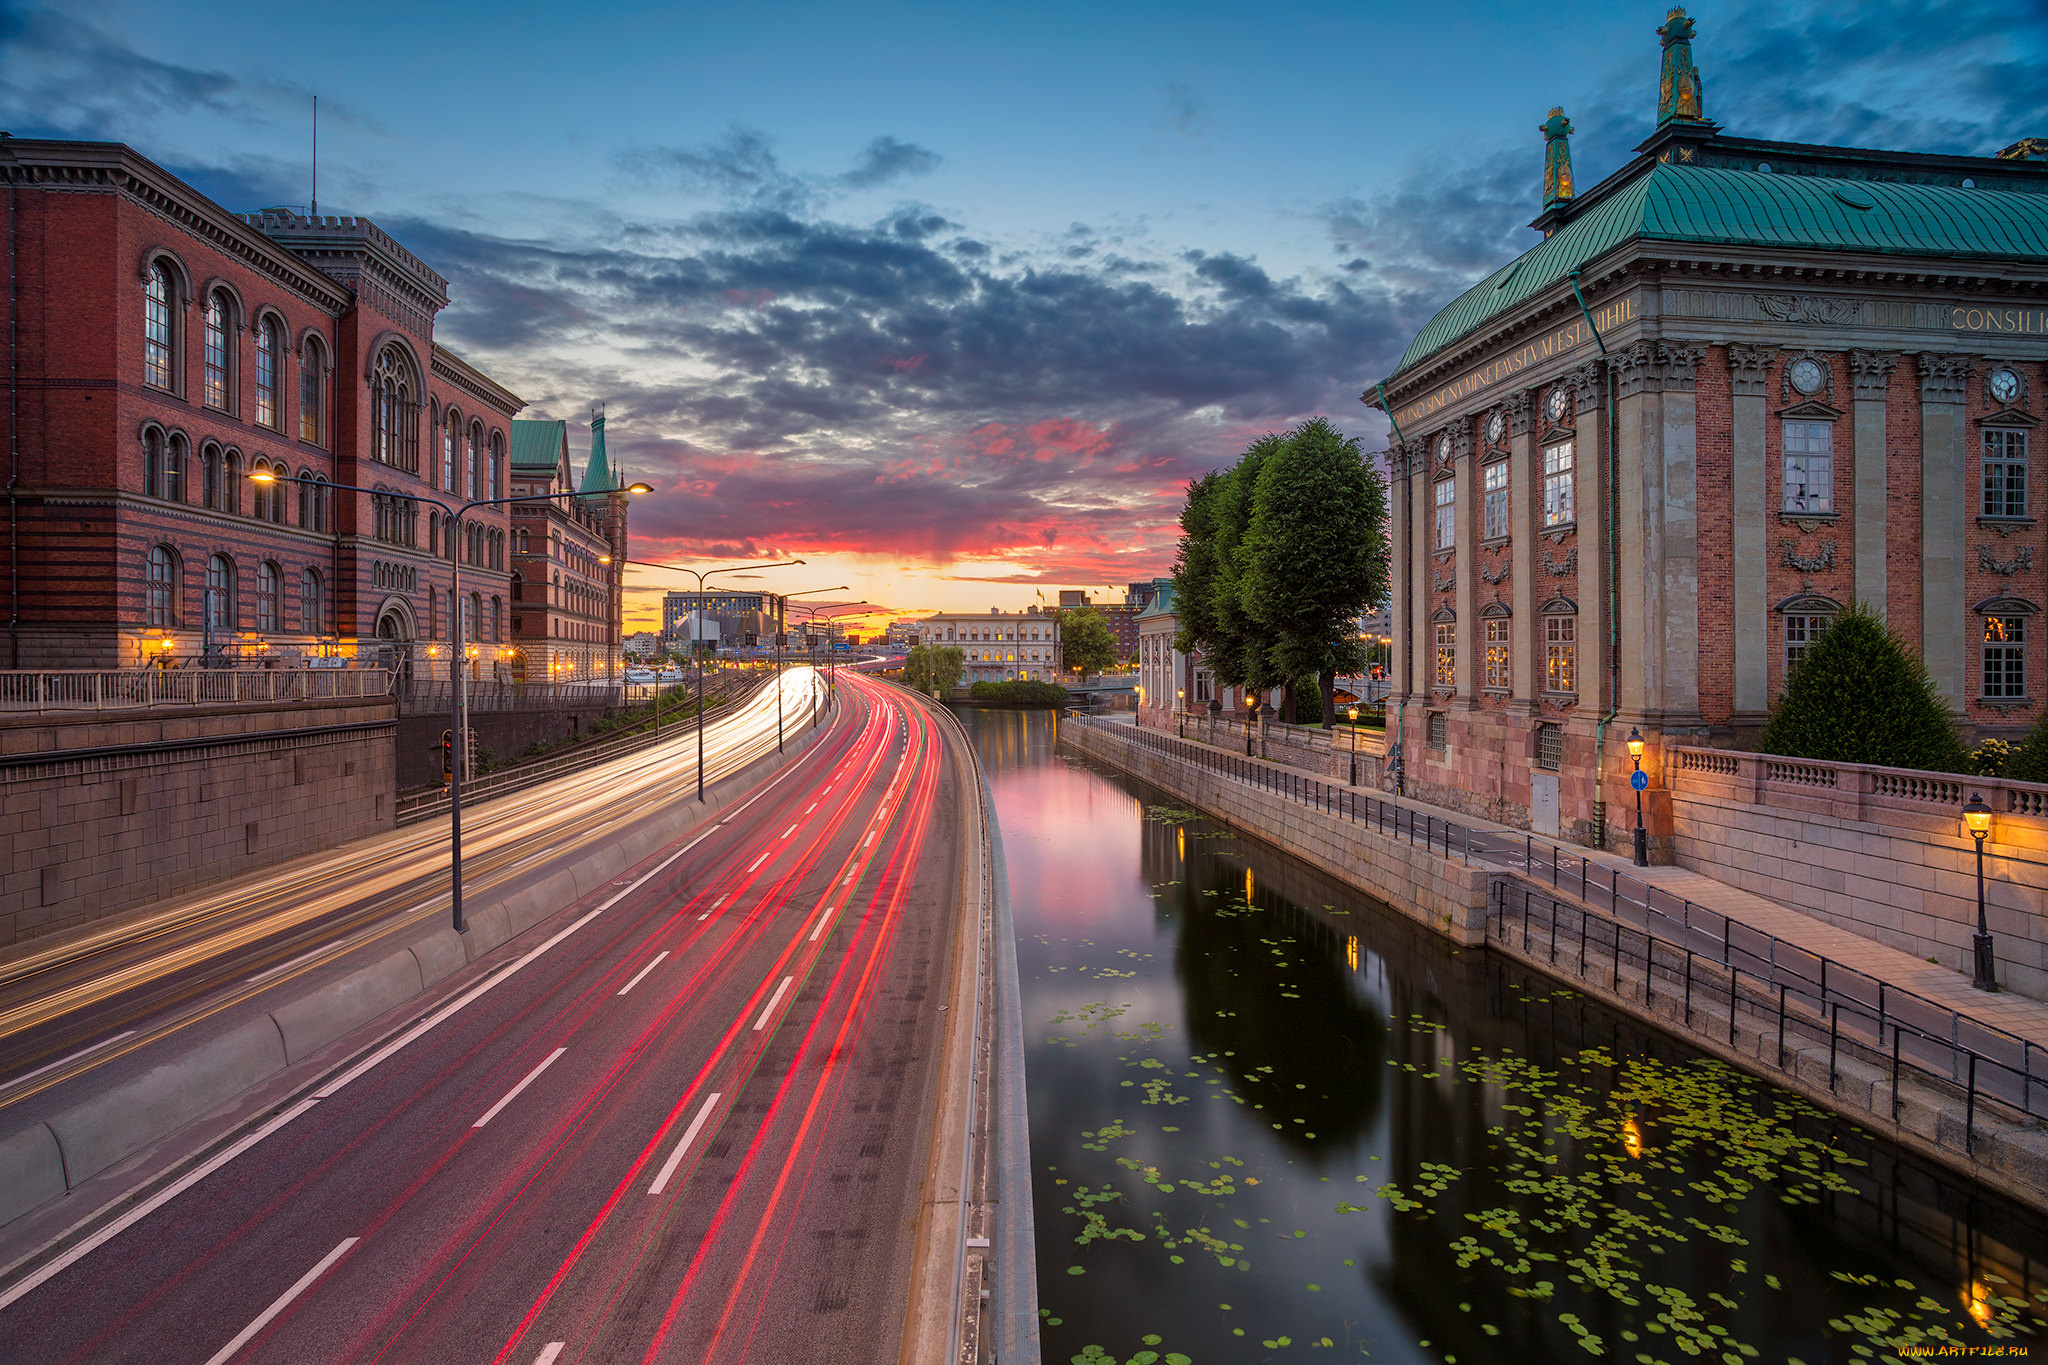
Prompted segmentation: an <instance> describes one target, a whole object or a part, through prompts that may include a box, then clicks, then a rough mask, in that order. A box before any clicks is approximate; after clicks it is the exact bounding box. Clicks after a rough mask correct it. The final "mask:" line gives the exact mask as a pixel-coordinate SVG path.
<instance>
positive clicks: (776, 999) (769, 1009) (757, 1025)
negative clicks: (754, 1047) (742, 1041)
mask: <svg viewBox="0 0 2048 1365" xmlns="http://www.w3.org/2000/svg"><path fill="white" fill-rule="evenodd" d="M795 979H796V978H795V977H793V976H785V977H783V978H782V984H781V985H780V986H777V987H776V988H775V994H773V995H771V996H769V997H768V1004H767V1005H766V1007H764V1008H763V1009H762V1011H761V1017H760V1018H759V1019H756V1020H755V1021H754V1032H756V1033H759V1032H760V1031H761V1030H762V1029H763V1028H765V1027H766V1026H767V1024H768V1016H769V1015H771V1014H773V1013H775V1007H776V1006H777V1005H779V1004H781V1003H782V993H783V992H784V991H786V990H788V989H789V983H790V982H792V981H794V980H795Z"/></svg>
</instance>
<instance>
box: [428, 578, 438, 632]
mask: <svg viewBox="0 0 2048 1365" xmlns="http://www.w3.org/2000/svg"><path fill="white" fill-rule="evenodd" d="M427 638H428V639H429V640H438V639H440V638H441V590H440V589H439V588H437V587H435V586H434V585H433V584H431V583H429V584H428V585H427Z"/></svg>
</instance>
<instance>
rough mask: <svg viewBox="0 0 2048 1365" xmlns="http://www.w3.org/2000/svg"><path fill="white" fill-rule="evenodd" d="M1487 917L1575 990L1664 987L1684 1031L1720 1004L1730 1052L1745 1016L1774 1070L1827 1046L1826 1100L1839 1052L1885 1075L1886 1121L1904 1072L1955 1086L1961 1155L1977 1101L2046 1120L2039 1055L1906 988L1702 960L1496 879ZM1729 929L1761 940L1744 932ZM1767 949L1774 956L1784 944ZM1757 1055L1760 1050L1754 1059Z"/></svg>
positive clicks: (1742, 961) (1678, 946)
mask: <svg viewBox="0 0 2048 1365" xmlns="http://www.w3.org/2000/svg"><path fill="white" fill-rule="evenodd" d="M1487 911H1488V913H1487V917H1486V923H1487V937H1488V938H1489V939H1494V938H1498V939H1500V940H1501V941H1502V942H1509V941H1512V939H1513V938H1514V936H1515V931H1516V929H1517V927H1518V926H1519V929H1520V936H1521V944H1520V947H1521V949H1522V951H1523V952H1524V953H1525V954H1528V955H1530V956H1535V955H1536V954H1537V953H1542V954H1543V955H1544V956H1545V957H1546V959H1547V961H1548V962H1549V964H1550V965H1551V966H1552V967H1555V968H1558V969H1559V970H1560V971H1569V972H1570V973H1571V974H1572V975H1574V976H1576V977H1577V978H1578V979H1579V980H1581V981H1594V980H1597V979H1598V978H1600V977H1605V978H1606V979H1605V982H1604V984H1605V985H1606V987H1607V989H1608V991H1609V992H1610V993H1612V994H1615V995H1619V994H1621V992H1622V988H1623V986H1624V985H1625V984H1629V983H1630V982H1632V981H1633V980H1634V979H1635V976H1634V974H1635V973H1637V972H1640V975H1641V980H1642V983H1643V1003H1644V1006H1645V1008H1649V1007H1650V1006H1651V1002H1652V1000H1653V999H1654V997H1655V995H1656V993H1657V992H1658V990H1659V989H1660V988H1661V989H1662V990H1663V992H1664V993H1665V995H1666V996H1667V997H1670V998H1675V999H1676V1000H1677V1002H1678V1005H1677V1012H1678V1013H1679V1014H1681V1016H1682V1017H1683V1019H1684V1021H1685V1023H1686V1025H1687V1026H1688V1027H1690V1026H1691V1025H1692V1022H1693V1007H1694V1000H1695V998H1699V999H1701V1000H1702V1002H1703V1003H1712V1002H1718V1003H1719V1004H1720V1005H1721V1007H1722V1008H1723V1009H1725V1010H1726V1011H1727V1013H1728V1043H1729V1046H1730V1047H1734V1046H1735V1045H1736V1030H1737V1027H1738V1026H1739V1024H1740V1023H1741V1021H1742V1019H1743V1018H1744V1017H1745V1015H1746V1016H1747V1018H1748V1019H1749V1020H1750V1021H1751V1022H1752V1024H1753V1025H1754V1026H1755V1028H1756V1030H1757V1032H1758V1033H1759V1034H1760V1035H1761V1036H1763V1037H1769V1036H1770V1030H1771V1029H1772V1028H1773V1027H1775V1029H1776V1034H1777V1052H1776V1065H1777V1068H1778V1069H1779V1070H1780V1071H1786V1070H1788V1068H1787V1067H1786V1062H1785V1056H1786V1053H1785V1048H1786V1040H1787V1038H1788V1037H1792V1038H1804V1039H1807V1040H1808V1041H1811V1042H1813V1043H1815V1044H1818V1043H1820V1042H1821V1041H1822V1040H1825V1041H1826V1043H1827V1047H1828V1089H1829V1090H1831V1091H1832V1090H1833V1089H1834V1088H1835V1086H1836V1084H1837V1082H1838V1080H1839V1079H1840V1058H1841V1054H1842V1052H1843V1050H1844V1049H1845V1048H1846V1049H1848V1050H1849V1051H1850V1052H1851V1053H1852V1054H1854V1055H1857V1056H1858V1057H1859V1058H1860V1059H1861V1060H1863V1061H1865V1062H1866V1063H1868V1064H1870V1065H1873V1066H1875V1067H1877V1068H1879V1069H1880V1070H1884V1071H1887V1072H1888V1073H1889V1075H1890V1077H1891V1117H1892V1120H1893V1122H1897V1121H1898V1116H1899V1079H1900V1077H1901V1075H1903V1074H1908V1073H1911V1074H1914V1075H1918V1076H1919V1077H1921V1078H1922V1079H1923V1080H1925V1081H1927V1082H1930V1083H1933V1084H1936V1085H1937V1086H1947V1087H1953V1088H1954V1089H1955V1090H1957V1091H1960V1092H1961V1094H1962V1097H1963V1147H1964V1150H1965V1151H1974V1150H1975V1140H1976V1139H1975V1126H1976V1117H1977V1106H1978V1102H1979V1101H1980V1100H1984V1101H1993V1102H1996V1103H1999V1104H2001V1105H2004V1106H2005V1107H2007V1108H2009V1109H2011V1110H2013V1111H2015V1112H2017V1113H2019V1114H2021V1115H2024V1116H2026V1117H2028V1118H2034V1119H2040V1118H2048V1091H2044V1093H2043V1094H2041V1095H2036V1094H2034V1082H2035V1080H2036V1079H2041V1080H2048V1075H2044V1076H2042V1077H2039V1078H2037V1077H2035V1075H2034V1071H2033V1054H2034V1053H2035V1052H2036V1051H2038V1050H2040V1049H2039V1048H2038V1047H2037V1045H2036V1044H2034V1043H2033V1042H2031V1041H2030V1040H2028V1039H2025V1038H2018V1037H2015V1036H2013V1035H2012V1034H2010V1033H2007V1032H2005V1031H2004V1030H2003V1029H1998V1028H1993V1027H1991V1026H1990V1025H1988V1024H1984V1023H1981V1022H1979V1021H1978V1020H1974V1019H1971V1018H1969V1017H1968V1016H1967V1015H1962V1014H1958V1013H1957V1012H1956V1011H1954V1010H1951V1009H1949V1008H1947V1007H1946V1006H1943V1005H1939V1004H1936V1003H1935V1002H1933V1001H1930V1000H1928V999H1926V998H1925V997H1923V996H1919V995H1915V994H1914V993H1913V992H1911V991H1906V990H1900V989H1898V988H1897V987H1892V986H1888V985H1887V984H1886V983H1885V982H1882V981H1876V980H1873V979H1872V978H1870V977H1867V976H1863V975H1862V974H1861V973H1854V972H1849V971H1848V970H1847V969H1845V968H1843V967H1842V966H1841V964H1840V963H1835V964H1832V965H1833V967H1834V971H1833V972H1832V973H1831V972H1830V971H1829V970H1828V969H1829V965H1830V964H1829V962H1828V960H1827V959H1826V958H1815V957H1813V956H1812V955H1811V954H1809V955H1807V956H1808V957H1809V958H1810V959H1811V960H1812V961H1814V962H1818V964H1819V967H1820V971H1819V975H1818V978H1817V979H1815V978H1811V977H1808V976H1807V975H1806V974H1805V972H1804V971H1803V970H1801V969H1800V966H1798V965H1795V964H1786V963H1779V962H1775V961H1772V960H1771V959H1770V958H1769V957H1757V956H1755V955H1754V954H1753V953H1752V952H1751V951H1750V947H1749V946H1745V945H1741V944H1737V945H1734V946H1733V947H1731V946H1730V945H1729V944H1727V943H1724V944H1722V945H1721V946H1720V949H1719V951H1715V950H1712V949H1709V950H1707V951H1701V950H1699V949H1697V948H1694V947H1691V946H1689V945H1688V944H1686V943H1684V942H1682V941H1680V940H1676V939H1673V938H1670V937H1667V936H1666V935H1664V934H1660V933H1658V932H1657V931H1656V929H1655V928H1654V927H1646V926H1639V925H1631V924H1628V923H1625V922H1624V921H1622V920H1620V919H1617V918H1615V917H1613V916H1610V915H1604V914H1598V913H1596V912H1594V911H1593V910H1590V909H1589V908H1587V907H1585V906H1582V905H1575V904H1572V903H1571V902H1568V901H1561V900H1558V899H1557V898H1556V897H1555V896H1550V895H1546V894H1544V892H1543V891H1542V890H1541V889H1540V888H1537V887H1531V886H1529V885H1527V884H1525V883H1522V882H1516V881H1510V880H1508V879H1507V878H1505V877H1503V878H1497V879H1496V880H1495V881H1494V883H1493V892H1492V895H1491V896H1490V897H1489V900H1488V905H1487ZM1727 923H1729V922H1727V921H1724V924H1727ZM1731 927H1732V928H1734V929H1735V930H1736V931H1738V932H1739V933H1741V934H1744V935H1749V934H1756V935H1757V937H1759V938H1762V939H1770V936H1769V935H1767V934H1758V933H1757V931H1755V930H1750V929H1748V928H1747V926H1744V925H1732V926H1731ZM1770 941H1771V943H1772V945H1773V951H1775V948H1776V946H1777V945H1781V944H1783V940H1778V939H1770ZM1625 973H1627V974H1628V975H1626V976H1625ZM1831 978H1832V979H1831ZM1763 1058H1764V1054H1763V1052H1762V1051H1761V1049H1759V1052H1758V1059H1759V1060H1763Z"/></svg>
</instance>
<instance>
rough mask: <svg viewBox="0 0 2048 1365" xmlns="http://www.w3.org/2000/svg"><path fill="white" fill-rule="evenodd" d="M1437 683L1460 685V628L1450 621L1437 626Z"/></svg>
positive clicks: (1438, 684)
mask: <svg viewBox="0 0 2048 1365" xmlns="http://www.w3.org/2000/svg"><path fill="white" fill-rule="evenodd" d="M1436 685H1437V686H1438V687H1456V686H1457V685H1458V628H1457V626H1456V625H1455V624H1453V623H1452V622H1449V621H1445V622H1442V623H1441V624H1439V625H1438V626H1437V628H1436Z"/></svg>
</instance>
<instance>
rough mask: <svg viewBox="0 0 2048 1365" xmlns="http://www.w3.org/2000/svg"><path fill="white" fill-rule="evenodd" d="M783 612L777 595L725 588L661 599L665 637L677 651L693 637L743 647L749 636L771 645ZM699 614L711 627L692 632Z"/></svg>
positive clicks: (685, 645) (694, 591) (670, 646)
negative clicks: (692, 623) (694, 621)
mask: <svg viewBox="0 0 2048 1365" xmlns="http://www.w3.org/2000/svg"><path fill="white" fill-rule="evenodd" d="M782 611H783V605H782V599H781V598H780V597H777V596H776V595H775V594H774V593H767V592H740V591H734V590H731V589H726V588H707V589H705V590H704V591H702V592H699V591H697V590H695V589H691V590H690V591H688V592H671V593H664V594H663V595H662V599H661V619H662V623H663V624H662V638H663V639H664V640H667V641H668V642H669V648H671V649H675V650H683V649H687V648H688V647H689V642H690V640H692V639H694V638H702V639H705V640H720V641H723V642H724V643H725V644H726V645H731V646H742V645H744V644H745V643H746V639H747V637H748V636H749V635H751V636H753V637H754V639H755V642H756V643H757V644H762V645H772V644H774V643H775V638H774V637H775V632H776V631H777V630H778V629H780V627H778V626H777V624H776V622H777V621H778V619H780V617H781V614H782ZM700 613H701V615H702V616H703V618H704V619H705V620H706V621H707V622H709V623H710V625H708V626H707V627H705V628H704V629H702V630H694V631H693V629H692V627H691V624H690V623H691V622H692V621H693V620H694V619H696V616H697V615H698V614H700Z"/></svg>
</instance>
